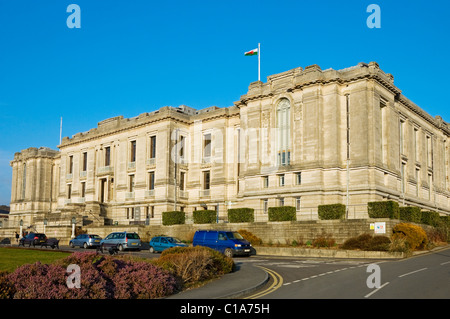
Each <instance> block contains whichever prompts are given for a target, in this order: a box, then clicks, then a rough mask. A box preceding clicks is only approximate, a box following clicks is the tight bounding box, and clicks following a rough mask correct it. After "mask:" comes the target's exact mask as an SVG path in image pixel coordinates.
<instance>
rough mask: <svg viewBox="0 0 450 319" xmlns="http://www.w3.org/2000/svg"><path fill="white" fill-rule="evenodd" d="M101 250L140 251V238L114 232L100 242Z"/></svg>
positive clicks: (135, 235)
mask: <svg viewBox="0 0 450 319" xmlns="http://www.w3.org/2000/svg"><path fill="white" fill-rule="evenodd" d="M100 247H101V248H102V249H109V248H114V249H118V250H119V251H123V250H125V249H136V250H140V249H141V238H140V237H139V235H138V234H137V233H128V232H126V231H125V232H116V233H111V234H109V235H108V236H106V237H105V238H104V239H102V240H101V241H100Z"/></svg>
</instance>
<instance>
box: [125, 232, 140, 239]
mask: <svg viewBox="0 0 450 319" xmlns="http://www.w3.org/2000/svg"><path fill="white" fill-rule="evenodd" d="M127 238H128V239H139V235H138V234H136V233H127Z"/></svg>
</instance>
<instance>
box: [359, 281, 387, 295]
mask: <svg viewBox="0 0 450 319" xmlns="http://www.w3.org/2000/svg"><path fill="white" fill-rule="evenodd" d="M387 284H389V281H388V282H386V283H384V284H382V285H381V286H380V287H379V288H377V289H375V290H374V291H372V292H371V293H369V294H367V295H365V296H364V298H369V297H370V296H372V295H373V294H374V293H376V292H377V291H378V290H380V289H381V288H383V287H384V286H386V285H387Z"/></svg>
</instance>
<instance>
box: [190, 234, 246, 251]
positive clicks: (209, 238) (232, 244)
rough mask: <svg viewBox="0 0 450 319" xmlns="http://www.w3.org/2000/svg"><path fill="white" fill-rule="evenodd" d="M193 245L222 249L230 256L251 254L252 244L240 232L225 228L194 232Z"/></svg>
mask: <svg viewBox="0 0 450 319" xmlns="http://www.w3.org/2000/svg"><path fill="white" fill-rule="evenodd" d="M192 244H193V246H206V247H209V248H212V249H215V250H218V251H220V252H221V253H223V254H225V255H226V256H228V257H233V256H235V255H243V256H250V254H251V253H252V245H251V244H250V243H249V242H248V241H247V240H245V239H244V237H242V236H241V234H239V233H238V232H232V231H223V230H198V231H196V232H195V234H194V240H193V243H192Z"/></svg>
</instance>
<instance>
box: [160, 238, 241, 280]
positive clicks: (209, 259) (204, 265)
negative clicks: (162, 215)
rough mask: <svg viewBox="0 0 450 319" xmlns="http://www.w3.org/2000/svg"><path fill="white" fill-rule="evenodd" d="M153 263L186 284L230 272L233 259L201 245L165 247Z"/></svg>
mask: <svg viewBox="0 0 450 319" xmlns="http://www.w3.org/2000/svg"><path fill="white" fill-rule="evenodd" d="M155 263H156V264H157V265H160V266H162V267H164V268H165V269H168V270H169V271H171V272H172V273H173V274H174V275H175V276H177V277H178V278H179V279H180V281H181V282H182V283H183V285H187V286H190V285H192V284H195V283H197V282H199V281H205V280H209V279H212V278H215V277H217V276H218V275H223V274H226V273H229V272H232V271H234V267H235V265H234V262H233V259H231V258H229V257H226V256H225V255H224V254H222V253H220V252H218V251H216V250H214V249H211V248H208V247H202V246H196V247H173V248H169V249H166V250H164V251H163V252H162V253H161V257H160V258H159V259H158V260H156V261H155Z"/></svg>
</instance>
